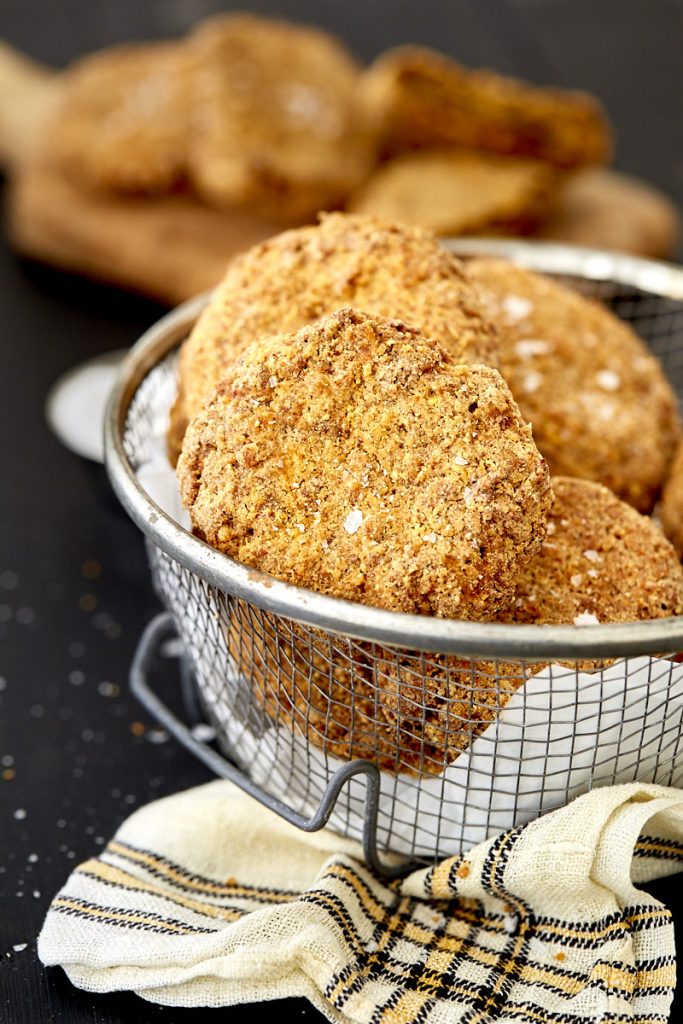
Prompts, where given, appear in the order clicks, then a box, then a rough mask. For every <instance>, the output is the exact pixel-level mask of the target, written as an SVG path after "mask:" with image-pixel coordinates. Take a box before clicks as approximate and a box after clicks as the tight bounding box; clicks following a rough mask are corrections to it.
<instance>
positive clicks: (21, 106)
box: [0, 42, 680, 305]
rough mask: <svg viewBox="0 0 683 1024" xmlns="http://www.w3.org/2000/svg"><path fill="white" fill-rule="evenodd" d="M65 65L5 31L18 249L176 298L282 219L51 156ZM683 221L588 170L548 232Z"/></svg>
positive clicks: (644, 191) (4, 147) (615, 241)
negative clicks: (40, 60) (80, 182)
mask: <svg viewBox="0 0 683 1024" xmlns="http://www.w3.org/2000/svg"><path fill="white" fill-rule="evenodd" d="M61 90H62V81H61V76H60V75H59V73H57V72H55V71H53V70H52V69H49V68H45V67H42V66H40V65H38V64H36V63H35V62H33V61H31V60H29V59H28V58H26V57H24V56H23V55H21V54H19V53H17V52H16V51H15V50H13V49H11V48H10V47H8V46H6V45H4V44H3V43H1V42H0V163H2V164H3V165H4V166H5V167H6V168H7V170H8V172H9V188H8V192H7V200H8V205H7V218H6V221H7V229H8V232H9V236H10V239H11V241H12V244H13V245H14V247H15V248H16V249H17V251H18V252H20V253H22V254H23V255H25V256H28V257H31V258H33V259H37V260H41V261H43V262H46V263H51V264H54V265H56V266H58V267H62V268H64V269H67V270H71V271H74V272H76V273H79V274H84V275H86V276H88V277H92V278H96V279H99V280H103V281H107V282H110V283H113V284H116V285H119V286H120V287H122V288H127V289H130V290H134V291H138V292H141V293H143V294H145V295H149V296H151V297H153V298H155V299H158V300H161V301H162V302H166V303H168V304H170V305H174V304H176V303H178V302H181V301H183V300H184V299H186V298H189V297H190V296H192V295H195V294H197V293H198V292H200V291H203V290H204V289H206V288H210V287H212V286H213V285H214V284H216V283H217V281H218V280H219V279H220V278H221V276H222V274H223V271H224V269H225V267H226V265H227V263H228V262H229V260H230V259H231V258H232V257H233V256H234V255H236V254H237V253H239V252H241V251H243V250H244V249H246V248H248V247H249V246H251V245H253V244H254V243H256V242H258V241H261V240H262V239H264V238H267V237H269V236H270V235H272V234H274V233H275V232H276V231H278V230H280V228H278V227H277V226H276V225H274V224H272V223H269V222H268V221H265V220H261V219H259V218H257V217H254V216H253V215H251V214H247V213H243V212H241V211H217V210H212V209H210V208H209V207H207V206H204V205H202V204H201V203H199V202H198V201H196V200H195V199H193V198H192V197H191V196H185V195H183V196H168V197H155V198H149V197H144V198H142V197H141V198H131V197H123V196H113V195H110V194H105V193H103V192H95V191H87V190H85V189H83V188H82V187H81V186H77V185H75V184H74V183H73V182H71V181H69V180H68V179H67V178H65V177H64V175H62V174H61V172H60V171H59V170H57V169H55V168H54V167H51V166H49V165H48V164H46V163H44V162H43V161H42V159H41V152H40V151H41V139H42V137H43V134H44V130H45V125H46V124H47V122H48V121H49V118H50V117H51V116H52V113H53V110H54V109H55V106H56V104H57V103H58V102H59V99H60V95H61ZM679 230H680V222H679V217H678V212H677V210H676V208H675V206H674V204H673V203H672V202H671V201H670V200H669V199H668V198H667V197H666V196H663V195H662V194H661V193H660V192H658V191H657V190H656V189H654V188H652V187H651V186H649V185H645V184H644V183H642V182H639V181H637V180H636V179H632V178H626V177H624V176H623V175H620V174H618V173H617V172H615V171H610V170H604V169H601V170H599V171H591V170H588V171H585V172H582V173H581V174H580V175H577V177H576V179H575V183H572V182H570V185H569V187H568V189H567V193H566V201H565V204H564V207H563V209H562V210H561V211H560V212H559V214H558V216H557V217H556V218H555V220H554V221H553V223H552V224H549V225H547V226H546V227H545V228H544V229H543V232H541V235H544V236H545V237H547V238H552V239H553V240H554V241H569V242H574V243H580V244H582V245H590V246H595V247H597V248H600V247H606V248H615V249H623V250H626V251H629V252H635V253H641V254H642V255H647V256H660V257H669V256H671V255H672V253H673V250H674V248H675V246H676V244H677V241H678V237H679Z"/></svg>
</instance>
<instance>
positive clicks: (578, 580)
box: [569, 573, 583, 587]
mask: <svg viewBox="0 0 683 1024" xmlns="http://www.w3.org/2000/svg"><path fill="white" fill-rule="evenodd" d="M569 582H570V583H571V585H572V586H573V587H580V586H581V584H582V583H583V576H582V575H581V573H576V575H575V576H570V577H569Z"/></svg>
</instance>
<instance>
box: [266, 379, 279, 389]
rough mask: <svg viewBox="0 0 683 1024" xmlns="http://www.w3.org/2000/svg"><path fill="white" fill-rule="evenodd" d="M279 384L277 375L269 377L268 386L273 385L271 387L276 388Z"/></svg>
mask: <svg viewBox="0 0 683 1024" xmlns="http://www.w3.org/2000/svg"><path fill="white" fill-rule="evenodd" d="M277 385H278V379H277V377H269V378H268V386H269V387H271V388H276V387H277Z"/></svg>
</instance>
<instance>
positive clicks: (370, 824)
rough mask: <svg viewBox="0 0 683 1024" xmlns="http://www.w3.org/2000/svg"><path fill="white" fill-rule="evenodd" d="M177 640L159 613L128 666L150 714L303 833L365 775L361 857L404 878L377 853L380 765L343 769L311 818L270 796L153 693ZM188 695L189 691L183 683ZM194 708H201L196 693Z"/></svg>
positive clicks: (402, 866) (322, 821) (400, 867)
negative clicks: (153, 679) (168, 647)
mask: <svg viewBox="0 0 683 1024" xmlns="http://www.w3.org/2000/svg"><path fill="white" fill-rule="evenodd" d="M174 636H177V634H176V630H175V627H174V625H173V619H172V617H171V615H170V614H169V613H168V612H161V613H160V614H159V615H157V616H156V617H155V618H154V619H152V621H151V622H150V623H149V624H148V625H147V626H146V628H145V630H144V632H143V634H142V636H141V637H140V640H139V642H138V646H137V648H136V651H135V655H134V657H133V662H132V665H131V668H130V677H129V679H130V688H131V691H132V693H133V694H134V696H135V697H136V698H137V699H138V700H139V701H140V703H141V704H142V705H143V706H144V707H145V708H146V709H147V711H148V712H149V713H150V714H151V715H152V716H153V717H154V718H155V719H156V720H157V721H158V722H159V723H160V724H161V725H163V726H164V728H165V729H166V730H167V731H168V732H169V733H171V735H172V736H174V737H175V739H176V740H178V742H179V743H181V744H182V745H183V746H184V747H185V748H186V750H188V751H189V752H190V753H191V754H194V756H195V757H197V758H198V759H199V760H200V761H201V762H202V763H203V764H205V765H206V767H207V768H209V769H210V770H211V771H212V772H214V773H215V774H216V775H218V776H219V777H220V778H222V779H228V780H229V781H230V782H233V783H234V784H235V785H236V786H239V788H240V789H242V790H244V792H245V793H248V794H249V795H250V796H252V797H254V799H256V800H258V801H259V803H261V804H263V805H264V806H265V807H268V808H269V809H270V810H271V811H274V812H275V813H276V814H278V815H279V816H280V817H281V818H284V819H285V820H286V821H289V822H290V823H291V824H292V825H296V827H297V828H300V829H302V831H304V832H317V831H318V830H319V829H321V828H324V827H325V825H326V824H327V822H328V820H329V817H330V815H331V813H332V811H333V809H334V805H335V803H336V802H337V797H338V796H339V793H340V791H341V789H342V788H343V786H345V785H346V783H347V782H348V781H349V779H351V778H353V777H354V776H356V775H364V776H365V785H366V790H365V814H364V819H363V854H364V856H365V860H366V863H367V864H368V866H369V867H371V868H372V870H373V871H376V872H377V873H378V874H380V875H384V876H385V877H390V878H393V877H396V876H398V875H401V874H404V873H405V872H406V870H407V869H408V868H409V866H410V865H409V864H408V863H407V862H406V861H405V860H402V861H401V862H400V863H399V864H396V863H386V862H385V861H383V860H382V859H381V858H380V856H379V853H378V851H377V812H378V809H379V793H380V775H379V770H378V768H377V766H376V765H374V764H372V762H371V761H365V760H360V759H358V760H355V761H349V763H348V764H345V765H343V766H342V767H341V768H339V769H338V770H337V771H336V772H335V773H334V775H333V776H332V778H331V779H330V781H329V783H328V784H327V786H326V788H325V792H324V793H323V795H322V798H321V800H320V804H319V805H318V808H317V810H316V811H315V812H314V814H312V815H311V817H310V818H307V817H306V816H305V815H303V814H299V813H297V812H296V811H294V810H292V808H290V807H288V806H287V804H285V803H283V802H282V801H281V800H278V799H277V798H276V797H274V796H271V795H270V794H269V793H266V792H265V790H263V789H262V788H261V787H260V786H258V785H257V784H256V783H255V782H252V780H251V779H250V778H249V777H248V776H247V775H245V774H244V772H242V771H241V770H240V769H239V768H238V767H237V766H236V765H234V764H232V762H231V761H228V760H227V759H226V758H224V757H222V756H221V754H219V753H218V751H216V750H214V748H213V747H210V746H209V745H208V744H207V743H204V742H203V741H202V740H200V739H197V737H196V736H195V735H193V733H192V731H191V730H190V729H189V728H188V727H187V725H185V723H184V722H182V721H181V720H180V718H178V716H177V715H175V714H174V713H173V712H172V711H171V709H170V708H169V707H168V706H167V705H166V704H165V703H164V702H163V701H162V700H161V698H160V697H158V696H157V695H156V693H154V691H153V690H152V687H151V685H150V683H149V676H150V672H151V668H152V664H153V662H154V660H155V658H156V657H157V654H158V652H159V649H160V647H161V646H162V644H163V643H164V642H165V641H167V640H169V639H170V638H171V637H174ZM183 691H184V696H187V693H188V688H187V685H186V683H184V685H183ZM191 706H192V707H193V709H194V708H195V707H197V701H196V697H195V695H194V693H193V694H192V702H191Z"/></svg>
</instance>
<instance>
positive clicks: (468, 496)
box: [462, 487, 474, 508]
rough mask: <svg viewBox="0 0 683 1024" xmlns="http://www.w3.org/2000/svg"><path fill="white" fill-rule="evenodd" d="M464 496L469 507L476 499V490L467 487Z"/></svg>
mask: <svg viewBox="0 0 683 1024" xmlns="http://www.w3.org/2000/svg"><path fill="white" fill-rule="evenodd" d="M462 496H463V500H464V502H465V504H466V505H467V507H468V508H469V507H470V505H471V504H472V502H473V501H474V492H473V491H472V488H471V487H466V488H465V490H464V491H463V492H462Z"/></svg>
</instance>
